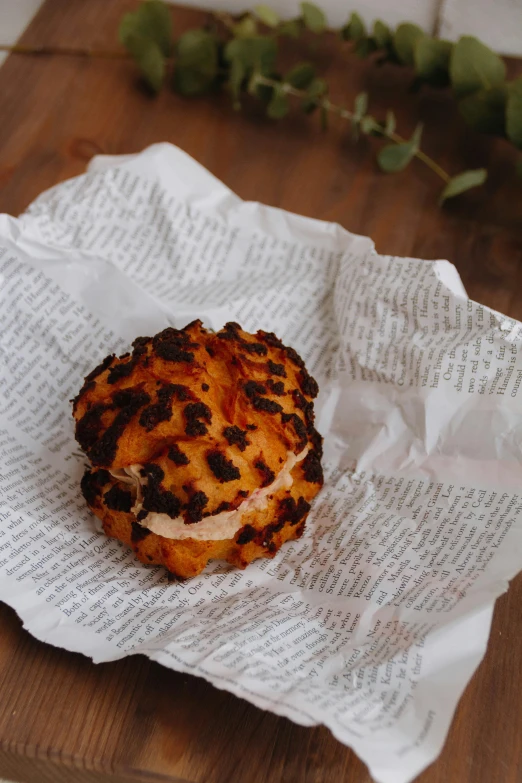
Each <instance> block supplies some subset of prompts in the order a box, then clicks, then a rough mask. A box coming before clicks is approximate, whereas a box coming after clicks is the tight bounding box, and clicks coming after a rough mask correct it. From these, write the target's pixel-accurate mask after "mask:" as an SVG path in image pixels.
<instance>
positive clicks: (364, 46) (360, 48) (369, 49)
mask: <svg viewBox="0 0 522 783" xmlns="http://www.w3.org/2000/svg"><path fill="white" fill-rule="evenodd" d="M376 49H377V44H376V43H375V41H374V40H373V38H360V39H359V40H358V41H356V43H355V46H354V47H353V51H354V52H355V54H356V55H357V57H360V58H361V60H364V58H365V57H368V55H369V54H372V53H373V52H375V50H376Z"/></svg>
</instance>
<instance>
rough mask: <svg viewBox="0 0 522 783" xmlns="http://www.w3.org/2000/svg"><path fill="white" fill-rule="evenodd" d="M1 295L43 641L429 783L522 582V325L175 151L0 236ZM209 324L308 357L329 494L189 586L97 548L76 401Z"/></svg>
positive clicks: (80, 190) (34, 617)
mask: <svg viewBox="0 0 522 783" xmlns="http://www.w3.org/2000/svg"><path fill="white" fill-rule="evenodd" d="M0 274H1V277H2V284H3V289H2V290H3V293H2V300H1V305H0V325H1V329H0V357H1V365H0V366H1V375H0V406H1V407H0V457H1V462H0V498H1V511H0V599H2V600H3V601H5V602H6V603H8V604H9V605H11V606H12V607H13V608H14V609H16V611H17V612H18V613H19V615H20V616H21V617H22V619H23V621H24V625H25V627H26V628H27V629H28V630H29V631H30V632H31V633H32V634H33V635H34V636H36V637H37V638H38V639H41V640H43V641H46V642H49V643H51V644H54V645H57V646H60V647H64V648H66V649H69V650H74V651H78V652H82V653H84V654H86V655H89V656H91V657H92V658H93V660H94V661H96V662H98V661H108V660H114V659H117V658H121V657H123V656H125V655H129V654H131V653H135V652H141V653H144V654H145V655H148V656H149V657H150V658H151V659H153V660H156V661H159V662H160V663H162V664H164V665H165V666H169V667H171V668H174V669H177V670H179V671H183V672H188V673H192V674H195V675H197V676H200V677H204V678H205V679H207V680H208V681H209V682H211V683H213V684H214V685H215V686H216V687H218V688H224V689H226V690H228V691H231V692H232V693H235V694H237V695H238V696H240V697H242V698H245V699H248V700H249V701H251V702H252V703H253V704H255V705H257V706H259V707H262V708H264V709H267V710H271V711H272V712H274V713H277V714H279V715H285V716H287V717H288V718H290V719H292V720H294V721H296V722H297V723H300V724H303V725H307V726H311V725H314V724H317V723H324V724H325V725H326V726H328V728H329V729H330V730H331V731H332V732H333V734H334V735H335V736H336V737H337V738H338V739H339V740H340V741H341V742H344V743H345V744H347V745H349V746H351V747H352V748H353V749H354V750H355V751H356V753H357V754H358V755H359V756H360V757H361V758H362V759H363V760H364V761H365V762H366V764H368V766H369V769H370V771H371V774H372V775H373V777H374V778H375V780H377V781H379V783H406V781H410V780H412V779H413V778H414V777H415V776H416V775H417V774H418V773H419V772H420V771H421V770H422V769H423V768H424V767H425V766H426V765H427V764H429V763H430V762H431V761H432V760H433V759H435V758H436V756H437V754H438V753H439V752H440V749H441V747H442V744H443V742H444V738H445V736H446V733H447V730H448V726H449V723H450V721H451V717H452V714H453V712H454V709H455V706H456V704H457V701H458V699H459V697H460V695H461V693H462V691H463V689H464V688H465V686H466V684H467V682H468V681H469V679H470V677H471V675H472V674H473V672H474V670H475V668H476V667H477V665H478V663H479V662H480V660H481V659H482V657H483V655H484V652H485V649H486V644H487V639H488V633H489V627H490V621H491V615H492V610H493V603H494V600H495V598H496V597H497V596H498V595H500V594H501V593H502V592H503V591H504V590H505V589H506V588H507V583H508V580H509V579H510V578H511V577H512V576H514V574H515V573H516V572H517V571H518V570H519V569H520V568H521V566H522V530H521V515H520V511H521V509H522V500H521V497H520V495H519V494H517V493H518V492H519V491H520V490H519V485H520V464H521V461H522V455H521V447H520V444H521V442H522V438H521V435H522V432H521V430H522V423H521V422H522V418H521V417H520V394H521V392H520V387H521V384H522V356H521V351H520V345H521V336H522V324H520V323H518V322H516V321H514V320H512V319H510V318H506V317H504V316H502V315H500V314H499V313H496V312H493V311H491V310H488V309H487V308H485V307H483V306H481V305H478V304H476V303H474V302H472V301H470V300H469V299H468V298H467V296H466V293H465V291H464V289H463V286H462V284H461V282H460V278H459V276H458V274H457V272H456V270H455V268H454V267H453V266H451V264H449V263H448V262H446V261H437V262H435V263H431V262H425V261H419V260H416V259H404V258H393V257H387V256H380V255H378V254H377V253H376V252H375V250H374V247H373V245H372V243H371V241H370V240H369V239H366V238H364V237H358V236H354V235H351V234H349V233H348V232H346V231H344V230H343V229H341V228H340V227H339V226H336V225H332V224H328V223H323V222H320V221H315V220H310V219H307V218H302V217H298V216H296V215H291V214H288V213H286V212H283V211H281V210H277V209H272V208H269V207H266V206H262V205H259V204H252V203H245V202H242V201H241V200H240V199H239V198H238V197H237V196H235V195H234V194H233V193H231V192H230V191H229V190H228V189H227V188H226V187H225V186H224V185H223V184H222V183H220V182H219V181H217V180H216V179H215V178H214V177H212V176H211V175H210V174H209V173H208V172H207V171H205V170H204V169H203V168H202V167H201V166H199V165H198V164H197V163H195V162H194V161H193V160H192V159H191V158H189V157H188V156H187V155H185V154H184V153H183V152H181V151H180V150H178V149H176V148H174V147H171V146H169V145H164V144H161V145H156V146H154V147H151V148H149V149H147V150H145V152H143V153H142V154H141V155H139V156H137V157H125V158H97V159H96V160H95V161H94V162H93V164H92V165H91V169H90V172H89V173H88V174H86V175H85V176H82V177H78V178H76V179H74V180H70V181H68V182H65V183H63V184H61V185H59V186H57V187H56V188H54V189H52V190H50V191H48V192H47V193H44V194H43V195H42V196H41V197H40V198H39V199H37V201H36V202H35V203H34V204H33V205H32V206H31V207H30V208H29V210H28V212H27V213H26V214H24V215H22V216H21V217H20V218H19V219H13V218H10V217H8V216H5V215H4V216H2V217H0ZM196 317H200V318H202V320H203V321H204V323H205V325H206V326H209V327H212V328H215V329H217V328H220V327H221V326H222V325H223V324H224V323H225V322H226V321H228V320H234V321H238V322H239V323H241V325H242V326H243V327H244V328H245V329H247V330H252V331H254V330H257V329H259V328H262V329H266V330H269V331H275V332H276V333H277V335H278V336H279V337H281V339H283V340H284V342H285V343H287V344H290V345H292V346H294V347H295V348H296V349H297V350H298V351H299V352H300V353H301V354H302V355H303V357H304V359H305V361H306V364H307V367H308V369H309V370H310V372H311V373H312V374H313V375H314V376H315V377H316V378H317V380H318V381H319V384H320V387H321V394H320V397H319V400H318V406H317V407H318V410H319V418H318V428H319V430H320V431H321V432H322V434H323V435H324V436H325V446H326V479H327V480H326V483H325V487H324V489H323V491H322V492H321V494H320V495H319V496H318V498H317V499H316V501H315V502H314V505H313V512H312V513H311V515H310V517H309V521H308V523H307V528H306V533H305V535H304V537H303V538H302V539H301V540H299V541H298V542H293V543H291V544H290V545H285V546H284V547H283V549H282V551H280V552H279V553H278V554H277V556H276V557H275V558H274V560H264V561H262V562H258V563H255V564H253V565H251V566H249V568H248V569H247V570H246V571H244V572H241V571H238V570H234V569H233V568H229V567H224V565H223V563H213V564H212V565H211V566H210V567H209V568H208V569H207V571H206V572H205V573H204V574H203V575H202V576H201V577H199V578H196V579H194V580H191V581H188V582H185V583H180V584H172V583H169V582H168V581H167V578H166V574H165V571H164V570H163V569H161V568H146V567H144V566H142V565H141V564H140V563H138V562H137V561H136V560H135V558H134V556H133V555H132V553H129V551H128V549H127V548H126V547H124V546H123V545H121V544H120V543H118V542H116V541H113V540H110V539H107V538H105V537H104V536H103V535H101V534H99V533H98V532H97V529H96V526H95V521H94V519H93V517H92V516H91V515H90V514H89V512H88V511H87V510H86V508H85V504H84V501H83V499H82V497H81V496H80V493H79V479H80V476H81V474H82V472H83V467H84V458H83V456H82V455H81V454H80V453H79V452H78V447H77V446H76V444H75V442H74V439H73V422H72V418H71V410H70V404H69V402H68V400H69V399H70V398H71V397H72V396H74V394H75V393H76V392H77V391H78V389H79V387H80V385H81V383H82V379H83V376H84V375H85V374H86V373H87V372H89V371H90V370H91V369H92V368H93V367H94V366H95V365H96V364H98V363H99V361H100V360H101V359H102V358H104V357H105V355H106V354H107V353H110V352H113V351H114V352H116V353H120V352H123V351H125V350H127V348H128V346H129V344H130V342H131V341H132V340H133V339H134V338H135V337H136V336H138V335H142V334H153V333H155V332H156V331H158V330H159V329H161V328H163V327H165V326H167V325H173V326H178V327H181V326H184V325H185V324H186V323H187V322H188V321H190V320H192V319H194V318H196ZM517 414H518V415H517Z"/></svg>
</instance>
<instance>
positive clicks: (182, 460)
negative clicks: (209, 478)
mask: <svg viewBox="0 0 522 783" xmlns="http://www.w3.org/2000/svg"><path fill="white" fill-rule="evenodd" d="M167 457H168V458H169V459H170V460H172V462H173V463H174V464H175V465H188V464H189V463H190V460H189V458H188V457H187V455H186V454H185V453H184V452H183V451H181V449H180V448H179V446H178V445H177V444H176V443H173V444H172V446H171V447H170V449H169V450H168V452H167Z"/></svg>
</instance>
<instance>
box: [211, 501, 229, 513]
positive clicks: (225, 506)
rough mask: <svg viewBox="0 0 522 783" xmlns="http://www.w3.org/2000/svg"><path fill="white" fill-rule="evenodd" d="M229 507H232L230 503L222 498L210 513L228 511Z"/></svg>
mask: <svg viewBox="0 0 522 783" xmlns="http://www.w3.org/2000/svg"><path fill="white" fill-rule="evenodd" d="M231 508H232V503H228V502H227V501H226V500H224V501H223V502H222V503H220V504H219V506H218V507H217V508H215V509H214V511H213V512H212V515H214V514H221V513H222V512H223V511H230V509H231Z"/></svg>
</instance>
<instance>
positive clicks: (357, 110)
mask: <svg viewBox="0 0 522 783" xmlns="http://www.w3.org/2000/svg"><path fill="white" fill-rule="evenodd" d="M353 108H354V112H353V113H354V119H355V120H356V121H357V122H359V121H360V120H361V119H362V118H363V116H364V115H365V114H366V112H367V110H368V93H367V92H360V93H359V95H357V96H356V98H355V100H354V102H353Z"/></svg>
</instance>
